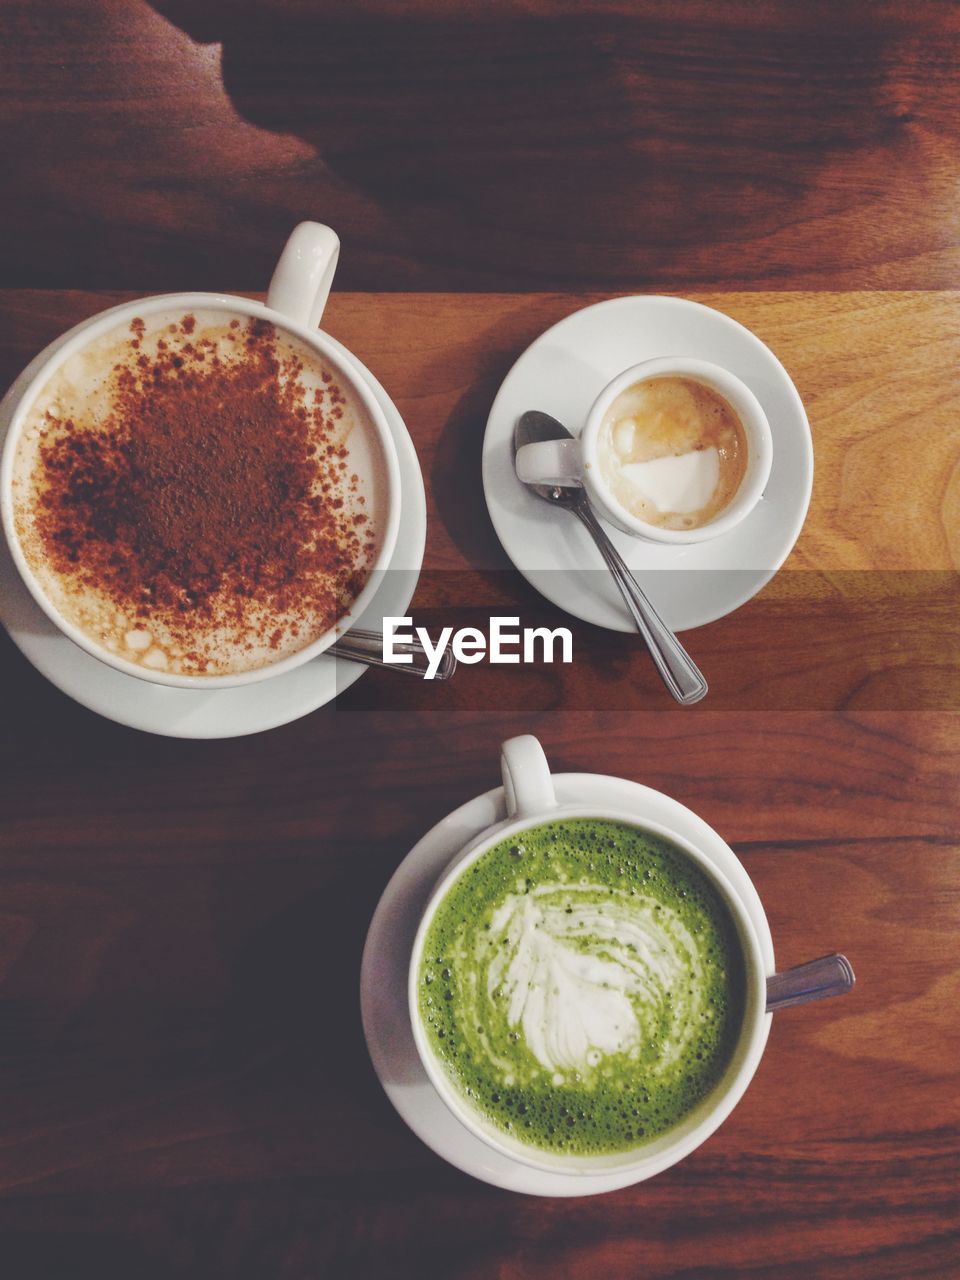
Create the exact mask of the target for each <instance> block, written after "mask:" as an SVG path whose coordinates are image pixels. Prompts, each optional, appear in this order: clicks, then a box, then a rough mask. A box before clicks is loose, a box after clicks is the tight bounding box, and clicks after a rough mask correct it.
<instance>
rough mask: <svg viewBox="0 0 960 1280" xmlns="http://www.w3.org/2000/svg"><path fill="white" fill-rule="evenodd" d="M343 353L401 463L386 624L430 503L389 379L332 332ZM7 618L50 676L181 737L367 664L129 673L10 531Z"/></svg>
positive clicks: (73, 693)
mask: <svg viewBox="0 0 960 1280" xmlns="http://www.w3.org/2000/svg"><path fill="white" fill-rule="evenodd" d="M330 341H331V342H332V343H333V345H334V346H335V347H337V349H338V351H339V353H340V355H341V357H342V358H343V359H344V360H345V361H347V362H348V363H350V364H352V365H353V366H354V368H355V369H356V371H357V373H358V374H359V376H360V377H362V378H364V379H366V381H367V383H368V385H369V386H370V389H371V390H372V391H373V394H374V395H375V396H376V398H377V400H378V401H379V403H380V406H381V408H382V409H383V411H384V414H385V416H386V419H387V424H388V426H389V428H390V431H391V433H392V435H393V439H394V443H395V444H396V447H397V457H398V461H399V464H400V493H401V499H400V530H399V533H398V535H397V544H396V549H395V551H394V553H393V558H392V560H391V561H390V567H389V569H388V570H387V572H386V573H385V575H384V580H383V584H382V585H381V587H380V589H379V590H378V591H377V593H376V595H375V596H374V598H373V600H372V601H371V604H370V607H369V609H367V610H366V611H365V612H364V614H363V616H362V617H361V618H360V619H359V620H358V624H357V625H358V626H360V627H367V628H371V629H374V630H380V628H381V625H382V621H383V617H384V615H385V614H389V615H402V614H404V613H406V610H407V607H408V605H409V604H410V601H411V599H412V598H413V592H414V589H415V588H416V585H417V579H418V578H419V576H420V566H421V565H422V564H423V552H424V546H425V543H426V532H427V508H426V498H425V495H424V488H423V476H422V474H421V472H420V464H419V462H418V460H417V454H416V450H415V449H414V447H413V441H412V440H411V439H410V435H409V433H408V431H407V428H406V426H405V425H404V422H403V419H402V418H401V417H400V414H399V412H398V410H397V408H396V406H395V405H394V403H393V401H392V400H391V399H390V398H389V396H388V395H387V393H386V392H385V391H384V389H383V387H382V386H381V385H380V383H379V382H378V381H377V380H376V378H375V377H374V376H373V374H372V373H370V371H369V370H368V369H366V368H365V367H364V366H363V365H362V364H361V363H360V361H359V360H357V359H356V357H354V356H352V355H351V354H350V353H349V352H348V351H347V350H346V349H345V348H344V347H341V346H340V344H339V343H336V342H334V341H333V339H332V338H331V339H330ZM0 622H2V623H3V625H4V626H5V627H6V629H7V631H8V632H9V634H10V638H11V639H12V640H13V642H14V644H15V645H16V646H17V648H18V649H19V650H20V651H21V653H23V655H24V657H25V658H27V660H28V661H29V662H31V663H32V664H33V666H35V667H36V669H37V670H38V671H39V672H40V673H41V675H44V676H46V678H47V679H48V680H49V681H50V682H51V684H55V685H56V686H57V688H58V689H61V690H62V691H63V692H64V693H65V694H67V695H68V696H69V697H71V698H73V699H75V701H77V702H79V703H81V704H82V705H83V706H85V707H88V708H89V709H90V710H91V711H96V712H98V713H99V714H100V715H102V716H106V717H107V719H108V720H115V721H116V722H117V723H118V724H125V725H129V726H130V727H131V728H133V729H142V730H144V731H145V732H147V733H157V734H162V735H164V736H166V737H171V738H234V737H240V736H242V735H244V734H249V733H260V732H262V731H263V730H265V729H273V728H276V727H277V726H278V725H282V724H287V723H289V722H290V721H291V720H296V719H298V718H299V717H300V716H304V715H307V713H308V712H310V711H315V710H316V709H317V708H318V707H322V706H324V705H325V704H326V703H328V702H330V701H332V700H333V699H334V698H335V697H337V695H338V694H341V693H343V691H344V690H345V689H348V688H349V687H350V685H352V684H353V683H354V681H356V680H359V678H360V677H361V676H362V675H363V673H364V671H366V669H367V668H366V667H363V666H360V665H358V664H357V663H355V662H344V661H343V660H338V659H336V658H331V657H327V656H322V657H319V658H316V659H314V661H312V662H306V663H304V664H303V665H302V666H300V667H295V668H294V669H293V670H292V671H288V672H286V673H285V674H283V675H279V676H275V677H273V678H272V679H269V680H262V681H260V682H259V683H257V684H251V685H241V686H239V687H237V688H227V689H211V690H209V691H205V690H202V689H201V690H194V689H169V688H165V687H163V686H161V685H155V684H149V683H148V682H147V681H145V680H138V679H136V677H135V676H128V675H125V674H124V673H123V672H122V671H116V670H114V669H113V668H112V667H108V666H107V664H106V663H105V662H99V661H98V660H97V659H96V658H94V657H92V656H91V655H90V654H88V653H86V652H84V650H83V649H81V648H79V646H78V645H75V644H74V643H73V641H71V640H68V639H67V638H66V636H64V635H63V634H62V632H60V631H58V630H57V628H56V627H55V626H54V625H53V623H52V622H51V621H50V620H49V619H48V618H47V616H46V614H45V613H44V612H43V610H42V609H41V608H40V607H39V605H37V604H36V602H35V601H34V599H33V597H32V596H31V595H30V592H29V591H28V590H27V588H26V587H25V586H24V584H23V581H22V579H21V578H20V575H19V574H18V573H17V570H16V568H15V566H14V563H13V560H12V558H11V556H10V553H9V551H8V549H7V546H6V543H5V542H3V540H2V539H0Z"/></svg>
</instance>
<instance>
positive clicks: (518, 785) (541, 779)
mask: <svg viewBox="0 0 960 1280" xmlns="http://www.w3.org/2000/svg"><path fill="white" fill-rule="evenodd" d="M500 773H501V774H502V776H503V790H504V794H505V796H506V799H507V816H508V817H509V818H532V817H535V816H536V815H537V814H541V813H543V811H544V810H545V809H554V808H556V804H557V797H556V794H555V792H554V790H553V779H552V778H551V777H550V766H549V765H548V764H547V757H546V756H545V755H544V754H543V747H541V745H540V743H539V742H538V741H537V739H536V738H535V737H534V736H533V734H530V733H525V734H523V735H522V736H521V737H519V738H509V739H508V740H507V741H506V742H505V743H504V744H503V745H502V746H501V748H500Z"/></svg>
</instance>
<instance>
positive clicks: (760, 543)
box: [483, 296, 813, 631]
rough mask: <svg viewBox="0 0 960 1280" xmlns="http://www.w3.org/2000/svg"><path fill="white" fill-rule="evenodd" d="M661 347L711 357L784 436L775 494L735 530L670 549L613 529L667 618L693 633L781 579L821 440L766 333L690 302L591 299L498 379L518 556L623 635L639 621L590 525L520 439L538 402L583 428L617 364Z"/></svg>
mask: <svg viewBox="0 0 960 1280" xmlns="http://www.w3.org/2000/svg"><path fill="white" fill-rule="evenodd" d="M658 356H691V357H696V358H698V359H700V360H707V361H711V362H713V363H714V364H717V365H720V366H722V367H723V368H724V369H727V370H729V371H730V372H731V373H733V374H735V375H736V376H737V377H739V378H740V379H741V380H742V381H743V382H744V383H745V384H746V385H747V386H748V387H749V388H750V390H751V391H752V392H753V394H754V395H755V396H756V397H757V399H758V400H759V401H760V404H761V405H762V407H763V410H764V411H765V413H766V416H767V418H768V420H769V423H770V428H771V431H772V435H773V467H772V470H771V473H770V478H769V481H768V483H767V485H766V488H765V491H764V496H763V498H762V499H761V500H760V502H759V503H758V504H757V506H756V507H755V508H754V509H753V511H752V512H751V513H750V514H749V515H748V516H747V517H746V518H745V519H744V520H743V521H742V523H740V524H739V525H738V526H737V527H736V528H734V529H732V530H730V531H729V532H728V533H725V534H723V535H721V536H719V537H716V538H713V539H711V540H709V541H704V542H699V543H696V544H693V545H685V546H669V545H659V544H656V543H653V542H647V541H644V540H642V539H640V538H637V537H631V536H630V535H629V534H626V533H622V532H620V531H619V530H617V529H614V528H613V527H612V526H611V527H610V529H609V532H610V536H611V537H612V539H613V541H614V542H615V543H616V546H617V549H618V550H619V551H620V553H621V555H622V556H623V558H624V559H625V560H626V562H627V564H628V565H629V567H630V568H631V569H632V570H633V571H634V573H635V574H636V576H637V579H638V581H639V583H640V586H641V587H642V588H643V590H644V591H645V592H646V593H647V595H648V596H649V598H650V600H651V601H652V602H653V604H654V605H655V606H656V608H657V609H658V611H659V612H660V614H661V616H662V617H663V619H664V621H665V622H666V623H667V624H668V626H670V627H671V628H672V629H673V630H675V631H685V630H687V629H689V628H691V627H698V626H702V625H704V624H705V623H708V622H713V621H714V620H716V619H717V618H722V617H724V616H725V615H726V614H728V613H732V612H733V610H734V609H737V608H739V607H740V605H742V604H744V603H745V602H746V601H747V600H749V599H750V598H751V597H752V596H754V595H756V593H757V592H758V591H759V590H760V589H761V588H762V587H763V586H764V585H765V584H766V583H767V582H769V580H770V579H771V578H772V577H773V575H774V574H775V573H776V571H777V569H779V568H780V566H781V565H782V564H783V562H784V560H785V559H786V558H787V556H788V555H789V553H790V551H791V549H792V547H793V545H794V543H795V542H796V540H797V537H798V535H799V533H800V529H801V527H802V525H803V521H804V518H805V516H806V513H807V507H808V505H809V502H810V493H811V489H812V485H813V444H812V439H811V434H810V426H809V424H808V422H807V415H806V413H805V411H804V408H803V404H802V402H801V400H800V396H799V395H798V393H797V390H796V387H794V385H793V383H792V381H791V380H790V376H789V375H788V373H787V372H786V370H785V369H784V367H783V365H782V364H781V363H780V361H779V360H778V359H777V357H776V356H775V355H774V354H773V352H772V351H770V349H769V348H768V347H766V346H765V345H764V344H763V343H762V342H761V341H760V339H759V338H758V337H756V335H755V334H752V333H751V332H750V331H749V330H748V329H745V328H744V327H743V325H741V324H739V323H738V322H737V321H735V320H732V319H731V318H730V317H729V316H727V315H724V314H723V313H722V312H720V311H715V310H713V309H712V308H710V307H705V306H702V305H701V304H700V303H696V302H690V301H688V300H686V299H683V298H668V297H655V296H650V297H643V296H641V297H632V298H614V299H611V300H610V301H607V302H601V303H598V304H597V305H595V306H592V307H586V308H584V309H583V310H582V311H577V312H574V314H573V315H570V316H567V317H566V319H564V320H561V321H560V322H559V323H558V324H556V325H554V326H553V328H551V329H548V330H547V332H546V333H544V334H542V335H541V336H540V337H539V338H537V340H536V341H535V342H534V343H532V344H531V346H529V347H528V348H527V350H526V351H525V352H524V353H523V355H522V356H521V357H520V359H519V360H518V361H517V363H516V364H515V365H514V366H513V368H512V369H511V371H510V373H509V374H508V375H507V377H506V379H505V380H504V382H503V385H502V386H501V388H500V391H499V393H498V395H497V398H496V400H495V401H494V404H493V408H492V409H491V411H490V416H489V419H488V421H487V429H486V435H485V437H484V445H483V487H484V493H485V496H486V501H487V508H488V510H489V512H490V518H491V520H492V521H493V525H494V528H495V529H496V531H497V534H498V536H499V538H500V541H501V543H502V544H503V547H504V550H505V551H506V553H507V555H508V556H509V557H510V559H511V560H512V561H513V563H514V564H515V565H516V567H517V568H518V569H519V570H520V572H521V573H522V574H523V576H524V577H525V578H526V579H527V581H528V582H529V583H530V584H531V585H532V586H533V587H535V588H536V590H537V591H539V592H540V593H541V595H543V596H545V597H546V598H547V599H548V600H550V601H552V603H554V604H556V605H557V606H559V607H560V608H561V609H564V610H566V611H567V612H568V613H572V614H573V615H574V616H575V617H578V618H582V619H584V621H586V622H592V623H595V624H596V625H597V626H602V627H608V628H610V629H611V630H614V631H633V630H634V629H635V626H634V623H633V620H632V619H631V618H630V615H629V614H628V613H627V610H626V608H625V606H624V603H623V600H622V599H621V597H620V595H619V592H618V591H617V588H616V586H615V585H614V583H613V581H612V579H611V577H610V575H609V573H608V572H607V570H606V569H605V568H604V566H603V562H602V561H601V559H600V557H599V554H598V553H597V550H596V548H595V547H594V546H593V544H592V543H591V541H590V539H589V536H588V535H587V532H586V530H585V529H584V528H583V527H582V526H581V524H580V523H579V521H577V520H576V519H574V517H573V516H572V515H570V514H569V513H568V512H564V511H561V510H557V509H555V508H554V509H552V510H551V508H550V507H549V506H548V504H547V503H546V502H544V501H543V500H542V499H541V498H538V497H537V496H536V495H535V494H534V493H532V492H531V491H530V490H529V489H527V488H526V487H525V486H524V485H523V484H521V483H520V481H519V480H518V479H517V476H516V473H515V471H514V464H513V451H512V447H511V444H512V439H513V432H514V427H515V424H516V421H517V419H518V418H519V417H520V415H521V414H522V413H524V412H525V411H526V410H528V409H539V410H541V411H543V412H545V413H548V414H551V415H552V416H553V417H555V418H558V419H559V420H560V422H562V423H563V424H564V425H565V426H566V427H567V428H568V429H569V430H570V431H572V432H573V433H574V435H576V434H577V433H578V432H579V431H580V429H581V427H582V426H583V424H584V422H585V421H586V418H587V415H588V412H589V410H590V406H591V405H592V403H593V401H594V399H595V398H596V396H597V395H598V394H599V392H600V391H601V390H602V389H603V388H604V387H605V386H606V385H607V384H608V383H609V382H610V381H611V379H613V378H614V377H615V376H616V375H617V374H618V373H619V372H621V371H622V370H624V369H627V368H629V367H630V366H631V365H636V364H638V363H639V362H641V361H644V360H649V359H653V358H655V357H658Z"/></svg>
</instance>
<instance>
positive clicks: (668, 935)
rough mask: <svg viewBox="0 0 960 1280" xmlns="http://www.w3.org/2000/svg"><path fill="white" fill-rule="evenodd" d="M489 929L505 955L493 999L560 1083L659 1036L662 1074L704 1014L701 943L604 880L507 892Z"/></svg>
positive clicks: (649, 902)
mask: <svg viewBox="0 0 960 1280" xmlns="http://www.w3.org/2000/svg"><path fill="white" fill-rule="evenodd" d="M658 908H659V909H658ZM491 932H492V934H493V938H494V940H495V941H496V944H497V948H498V949H497V952H496V955H495V957H494V959H493V961H492V963H491V964H490V966H489V969H488V970H487V986H486V996H487V998H488V999H490V1000H491V1001H492V1000H494V998H495V993H499V995H498V996H497V997H496V998H499V999H503V1000H505V1001H506V1017H507V1021H508V1023H509V1024H510V1026H511V1027H512V1028H515V1029H518V1030H519V1031H520V1032H521V1033H522V1035H523V1039H524V1041H525V1043H526V1045H527V1047H528V1049H529V1050H530V1052H531V1053H532V1054H533V1056H534V1057H535V1058H536V1060H537V1061H538V1062H539V1063H540V1065H541V1066H542V1067H543V1068H544V1069H545V1070H546V1071H549V1072H550V1073H551V1074H552V1075H554V1076H557V1077H559V1079H558V1080H557V1083H559V1082H560V1081H562V1080H563V1079H564V1078H565V1077H566V1075H567V1073H571V1072H580V1073H581V1074H584V1073H588V1072H589V1071H591V1070H592V1069H594V1068H596V1067H598V1066H600V1064H601V1063H602V1062H603V1061H604V1059H605V1058H608V1057H611V1056H615V1055H621V1054H628V1055H629V1054H634V1056H636V1053H637V1051H639V1050H640V1049H641V1048H642V1047H643V1044H644V1040H645V1039H649V1038H650V1037H652V1036H653V1035H655V1034H656V1035H657V1037H658V1040H659V1053H658V1057H657V1060H656V1064H655V1070H656V1071H658V1072H659V1071H664V1070H666V1069H668V1068H669V1067H670V1066H671V1065H672V1064H673V1063H674V1062H675V1061H676V1060H677V1058H678V1057H679V1056H680V1054H681V1053H682V1051H683V1048H684V1045H685V1044H686V1042H687V1040H688V1039H689V1035H690V1028H691V1026H692V1025H693V1024H694V1022H695V1020H696V1019H698V1018H699V1017H700V1015H701V1013H702V1012H703V1008H704V988H703V985H702V982H701V980H702V977H703V973H702V964H701V961H700V958H699V956H698V951H697V946H696V942H695V939H694V938H693V937H692V935H691V934H690V932H689V930H688V929H687V928H686V927H685V926H684V924H683V922H682V921H681V920H680V919H679V917H678V916H676V915H675V914H674V913H673V912H672V911H670V910H669V909H667V908H665V907H663V905H662V904H661V903H659V901H658V900H656V899H651V898H644V897H640V896H637V895H636V894H633V895H631V894H630V893H629V892H619V893H614V894H610V893H608V892H607V890H606V888H605V886H603V885H597V884H587V885H582V884H579V885H578V884H574V885H569V884H563V883H560V884H546V885H539V886H538V887H537V888H535V889H533V890H532V891H530V892H529V893H526V894H510V895H508V896H507V898H506V899H505V900H504V901H503V903H502V904H501V905H500V906H499V907H498V909H497V910H496V911H495V912H494V915H493V917H492V920H491ZM477 958H478V959H480V958H481V956H477ZM684 978H686V979H687V980H686V981H683V979H684ZM651 1010H656V1012H657V1017H656V1018H655V1019H654V1018H651V1016H650V1015H651ZM478 1016H482V1015H481V1014H480V1013H479V1012H478ZM664 1016H666V1018H667V1026H666V1030H664Z"/></svg>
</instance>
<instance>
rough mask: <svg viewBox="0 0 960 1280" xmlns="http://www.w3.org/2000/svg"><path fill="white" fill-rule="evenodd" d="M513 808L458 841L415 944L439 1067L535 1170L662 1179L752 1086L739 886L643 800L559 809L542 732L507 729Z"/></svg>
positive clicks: (490, 1129)
mask: <svg viewBox="0 0 960 1280" xmlns="http://www.w3.org/2000/svg"><path fill="white" fill-rule="evenodd" d="M501 750H502V754H501V766H502V772H503V782H504V790H505V794H506V801H507V813H508V817H507V819H506V821H505V822H503V823H501V824H500V825H498V826H497V827H494V828H491V829H489V830H487V831H486V832H484V833H482V834H481V835H480V836H479V837H478V838H477V839H476V840H475V841H474V842H473V843H472V844H470V845H468V846H467V847H466V848H465V849H464V850H462V851H461V853H460V854H459V855H458V857H457V858H456V860H455V861H454V863H453V864H452V865H451V866H450V867H449V868H448V869H447V870H446V872H445V873H444V874H443V876H442V877H441V879H440V881H439V882H438V883H437V885H436V886H435V888H434V890H433V892H432V893H431V895H430V897H429V899H428V901H427V905H426V907H425V909H424V912H423V915H422V918H421V920H420V925H419V928H418V930H417V933H416V937H415V939H414V943H413V950H412V955H411V959H410V970H409V982H408V996H409V1006H410V1019H411V1024H412V1028H413V1036H414V1041H415V1043H416V1046H417V1050H418V1052H419V1055H420V1058H421V1060H422V1062H423V1066H424V1069H425V1071H426V1073H427V1076H428V1077H429V1079H430V1081H431V1083H432V1084H433V1085H434V1087H435V1088H436V1090H437V1092H438V1093H439V1095H440V1097H441V1098H442V1099H443V1101H444V1103H445V1104H446V1105H447V1107H448V1108H449V1109H450V1110H451V1111H452V1112H453V1114H454V1115H455V1116H456V1118H457V1119H458V1120H459V1121H460V1122H461V1123H462V1124H463V1125H464V1126H465V1127H466V1128H467V1129H468V1130H470V1131H471V1132H472V1133H473V1134H475V1135H476V1136H477V1137H478V1138H480V1139H482V1140H483V1141H484V1142H485V1143H487V1144H488V1145H489V1146H490V1147H492V1148H494V1149H495V1150H497V1151H498V1152H500V1153H501V1154H504V1155H506V1156H508V1157H510V1158H512V1159H514V1160H517V1161H520V1162H521V1163H523V1164H525V1165H528V1166H532V1167H533V1168H536V1169H540V1170H544V1171H548V1172H552V1173H568V1174H571V1175H575V1176H582V1175H589V1174H610V1173H630V1174H633V1175H635V1180H636V1181H640V1180H642V1179H644V1178H648V1177H651V1176H653V1175H654V1174H656V1173H659V1172H661V1171H662V1170H664V1169H666V1168H668V1167H669V1166H671V1165H673V1164H675V1163H676V1162H677V1161H678V1160H681V1159H682V1158H683V1157H684V1156H686V1155H688V1154H689V1153H690V1152H691V1151H693V1150H694V1149H695V1148H696V1147H698V1146H699V1145H700V1144H701V1143H702V1142H704V1141H705V1139H706V1138H708V1137H709V1136H710V1134H712V1133H713V1132H714V1130H715V1129H717V1128H718V1126H719V1125H720V1124H721V1123H722V1122H723V1121H724V1120H725V1119H726V1117H727V1116H728V1115H729V1114H730V1112H731V1111H732V1110H733V1108H734V1107H735V1106H736V1104H737V1102H738V1101H739V1099H740V1098H741V1097H742V1096H743V1093H744V1091H745V1090H746V1088H747V1086H748V1084H749V1083H750V1080H751V1078H752V1077H753V1074H754V1072H755V1071H756V1068H757V1065H758V1063H759V1061H760V1057H761V1055H762V1053H763V1049H764V1045H765V1043H766V1039H767V1035H768V1032H769V1025H770V1018H769V1016H768V1014H767V1013H766V981H767V975H766V972H765V964H764V957H763V951H762V948H761V942H760V938H759V936H758V933H757V930H756V927H755V925H754V924H753V922H752V920H751V917H750V914H749V913H748V910H747V907H746V904H745V902H744V900H743V898H742V897H741V895H740V893H739V892H738V890H737V889H735V888H734V886H733V885H732V884H731V883H730V882H729V881H728V879H727V878H726V877H725V876H724V875H723V874H722V873H721V872H720V871H719V870H718V869H717V867H716V866H715V865H714V864H713V863H712V861H711V860H710V859H709V858H708V857H707V856H706V855H705V854H704V853H702V852H701V851H700V850H699V849H697V848H696V847H695V846H694V845H693V844H691V843H690V842H689V841H688V840H685V839H683V838H681V837H680V836H678V835H676V834H675V833H673V832H671V831H669V830H667V829H666V828H664V827H662V826H660V825H658V824H656V823H653V822H649V821H647V820H646V819H645V818H644V817H643V815H642V813H637V812H633V813H625V812H617V811H614V810H608V809H605V808H598V807H592V806H591V807H589V808H587V807H582V806H572V805H560V804H558V803H557V800H556V796H555V794H554V789H553V783H552V780H551V776H550V770H549V767H548V765H547V761H546V758H545V756H544V753H543V750H542V748H541V746H540V743H539V742H538V741H537V739H536V738H533V737H530V736H525V737H520V738H514V739H511V740H510V741H508V742H506V743H504V744H503V747H502V749H501Z"/></svg>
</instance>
